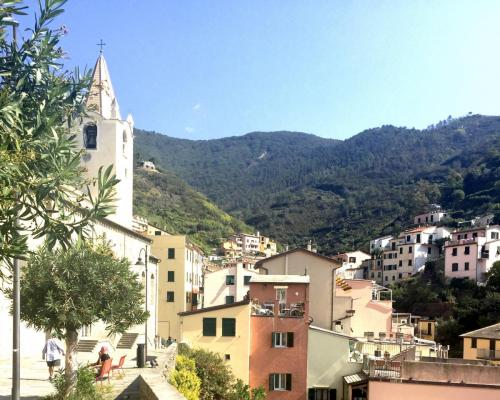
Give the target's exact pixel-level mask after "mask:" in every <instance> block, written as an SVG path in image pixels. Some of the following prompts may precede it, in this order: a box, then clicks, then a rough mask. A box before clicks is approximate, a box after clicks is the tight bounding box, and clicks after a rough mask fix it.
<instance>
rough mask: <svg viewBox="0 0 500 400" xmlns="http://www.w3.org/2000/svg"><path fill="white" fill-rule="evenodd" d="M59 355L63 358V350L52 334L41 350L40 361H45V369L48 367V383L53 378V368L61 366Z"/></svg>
mask: <svg viewBox="0 0 500 400" xmlns="http://www.w3.org/2000/svg"><path fill="white" fill-rule="evenodd" d="M61 355H63V356H64V350H63V348H62V347H61V346H60V344H59V341H58V340H57V339H56V335H55V334H54V333H53V334H52V336H51V338H50V339H49V340H47V342H46V343H45V346H44V348H43V350H42V359H44V360H45V362H46V363H47V367H49V381H51V380H52V379H53V378H54V367H59V366H60V365H61Z"/></svg>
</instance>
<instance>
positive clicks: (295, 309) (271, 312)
mask: <svg viewBox="0 0 500 400" xmlns="http://www.w3.org/2000/svg"><path fill="white" fill-rule="evenodd" d="M304 314H305V307H304V303H292V304H287V303H276V306H275V303H274V302H267V303H263V304H256V303H253V304H252V315H257V316H261V317H273V316H275V315H276V316H278V317H280V318H302V317H303V316H304Z"/></svg>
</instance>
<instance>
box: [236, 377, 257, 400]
mask: <svg viewBox="0 0 500 400" xmlns="http://www.w3.org/2000/svg"><path fill="white" fill-rule="evenodd" d="M228 400H266V391H265V389H264V388H263V387H262V386H261V387H258V388H253V389H250V386H249V385H247V384H245V383H244V382H243V381H242V380H241V379H238V380H237V381H236V384H235V385H234V387H233V392H232V393H230V394H229V397H228Z"/></svg>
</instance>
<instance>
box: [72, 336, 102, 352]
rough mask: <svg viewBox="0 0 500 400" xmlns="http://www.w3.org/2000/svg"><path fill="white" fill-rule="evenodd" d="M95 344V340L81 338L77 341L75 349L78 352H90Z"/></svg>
mask: <svg viewBox="0 0 500 400" xmlns="http://www.w3.org/2000/svg"><path fill="white" fill-rule="evenodd" d="M96 345H97V340H90V339H82V340H79V341H78V344H77V345H76V351H77V352H78V353H92V352H93V351H94V349H95V346H96Z"/></svg>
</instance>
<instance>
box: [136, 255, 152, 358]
mask: <svg viewBox="0 0 500 400" xmlns="http://www.w3.org/2000/svg"><path fill="white" fill-rule="evenodd" d="M143 251H144V262H143V261H142V259H141V254H142V252H143ZM135 265H144V272H145V282H146V283H145V291H146V303H145V305H144V308H145V310H146V313H147V312H148V247H147V246H146V247H144V248H142V249H141V251H140V252H139V257H138V259H137V262H136V263H135ZM148 320H149V318H148V319H146V323H145V324H144V358H145V361H146V362H147V361H148Z"/></svg>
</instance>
